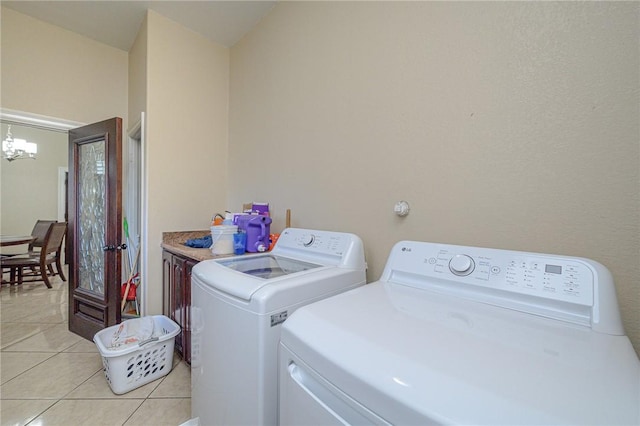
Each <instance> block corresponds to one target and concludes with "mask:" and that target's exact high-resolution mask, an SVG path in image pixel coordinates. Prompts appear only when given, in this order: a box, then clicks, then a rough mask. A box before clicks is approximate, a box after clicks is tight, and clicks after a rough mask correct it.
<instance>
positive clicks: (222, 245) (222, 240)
mask: <svg viewBox="0 0 640 426" xmlns="http://www.w3.org/2000/svg"><path fill="white" fill-rule="evenodd" d="M236 232H238V227H237V226H235V225H218V226H212V227H211V238H212V241H213V244H211V253H213V254H233V234H235V233H236Z"/></svg>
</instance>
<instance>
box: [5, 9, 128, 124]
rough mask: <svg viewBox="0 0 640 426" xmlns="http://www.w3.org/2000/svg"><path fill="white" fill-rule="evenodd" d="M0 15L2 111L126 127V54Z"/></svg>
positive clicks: (43, 25) (30, 21)
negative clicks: (119, 122)
mask: <svg viewBox="0 0 640 426" xmlns="http://www.w3.org/2000/svg"><path fill="white" fill-rule="evenodd" d="M1 10H2V22H1V23H2V29H1V36H2V38H1V44H2V45H1V47H2V53H1V59H2V80H1V86H0V92H1V104H2V107H3V108H9V109H13V110H18V111H24V112H30V113H35V114H42V115H46V116H50V117H57V118H62V119H67V120H72V121H78V122H82V123H93V122H96V121H102V120H105V119H108V118H111V117H115V116H118V117H122V118H123V120H124V121H125V125H126V120H127V68H128V64H127V61H128V59H127V52H124V51H122V50H119V49H115V48H113V47H109V46H106V45H104V44H102V43H98V42H96V41H93V40H91V39H88V38H86V37H83V36H81V35H78V34H76V33H73V32H70V31H67V30H64V29H62V28H60V27H56V26H54V25H50V24H47V23H44V22H42V21H39V20H37V19H33V18H31V17H29V16H26V15H23V14H21V13H18V12H15V11H13V10H11V9H7V8H5V7H3V8H2V9H1ZM125 128H126V127H125Z"/></svg>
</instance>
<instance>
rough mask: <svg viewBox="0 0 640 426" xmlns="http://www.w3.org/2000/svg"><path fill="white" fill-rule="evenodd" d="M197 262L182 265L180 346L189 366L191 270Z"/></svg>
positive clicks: (190, 261) (192, 261) (186, 261)
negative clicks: (182, 321) (183, 310)
mask: <svg viewBox="0 0 640 426" xmlns="http://www.w3.org/2000/svg"><path fill="white" fill-rule="evenodd" d="M197 263H198V262H196V261H194V260H191V259H187V260H185V263H184V299H183V301H184V305H185V314H186V315H185V318H184V326H183V328H182V335H183V339H182V344H183V348H184V352H183V355H184V356H183V358H184V360H185V361H186V362H187V364H189V365H191V269H192V268H193V267H194V266H195V265H196V264H197Z"/></svg>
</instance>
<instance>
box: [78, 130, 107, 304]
mask: <svg viewBox="0 0 640 426" xmlns="http://www.w3.org/2000/svg"><path fill="white" fill-rule="evenodd" d="M78 168H79V171H78V172H79V173H78V174H79V179H78V219H79V220H78V229H77V232H78V239H77V241H78V245H79V247H78V248H79V250H78V282H77V287H78V288H82V289H85V290H87V291H90V292H92V293H95V294H97V295H104V251H103V247H104V246H105V241H104V239H105V229H106V217H105V216H106V215H105V212H106V205H105V204H106V199H107V197H106V195H105V190H106V175H105V141H104V139H102V140H98V141H95V142H91V143H86V144H83V145H80V146H79V147H78Z"/></svg>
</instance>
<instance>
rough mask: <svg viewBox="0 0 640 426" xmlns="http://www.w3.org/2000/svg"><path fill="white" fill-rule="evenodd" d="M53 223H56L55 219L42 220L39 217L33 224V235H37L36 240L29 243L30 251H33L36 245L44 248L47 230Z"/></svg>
mask: <svg viewBox="0 0 640 426" xmlns="http://www.w3.org/2000/svg"><path fill="white" fill-rule="evenodd" d="M52 223H56V221H55V220H42V219H38V220H37V221H36V224H35V225H34V226H33V230H32V231H31V236H32V237H35V240H33V241H31V243H29V252H30V253H31V252H33V251H34V250H33V249H34V247H37V248H42V246H43V245H44V238H45V237H46V236H47V232H48V231H49V227H50V226H51V224H52Z"/></svg>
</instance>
